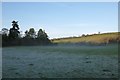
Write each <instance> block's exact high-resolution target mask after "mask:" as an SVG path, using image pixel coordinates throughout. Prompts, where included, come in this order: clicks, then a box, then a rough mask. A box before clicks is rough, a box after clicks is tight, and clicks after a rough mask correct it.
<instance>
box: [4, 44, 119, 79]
mask: <svg viewBox="0 0 120 80" xmlns="http://www.w3.org/2000/svg"><path fill="white" fill-rule="evenodd" d="M2 59H3V60H2V61H3V63H2V64H3V65H2V66H3V71H2V73H3V78H117V77H118V71H117V70H118V66H117V64H118V46H117V44H109V45H106V46H78V45H71V46H70V45H69V46H68V45H56V46H27V47H26V46H20V47H5V48H3V54H2Z"/></svg>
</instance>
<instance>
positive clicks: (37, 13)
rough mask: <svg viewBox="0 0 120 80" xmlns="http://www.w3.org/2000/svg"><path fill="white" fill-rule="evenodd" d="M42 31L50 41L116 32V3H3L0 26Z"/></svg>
mask: <svg viewBox="0 0 120 80" xmlns="http://www.w3.org/2000/svg"><path fill="white" fill-rule="evenodd" d="M12 20H17V21H19V22H18V23H19V25H20V31H23V32H24V31H25V30H28V29H29V28H32V27H33V28H35V30H36V31H38V29H40V28H42V29H44V30H45V31H46V32H47V33H48V36H49V37H50V38H58V37H69V36H79V35H82V34H92V33H97V32H99V31H100V32H101V33H104V32H116V31H118V3H117V2H63V3H62V2H3V3H2V21H3V24H2V27H5V28H8V29H9V28H10V27H11V22H12Z"/></svg>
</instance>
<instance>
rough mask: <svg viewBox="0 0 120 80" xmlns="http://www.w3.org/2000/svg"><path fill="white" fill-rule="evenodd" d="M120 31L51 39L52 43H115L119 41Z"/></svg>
mask: <svg viewBox="0 0 120 80" xmlns="http://www.w3.org/2000/svg"><path fill="white" fill-rule="evenodd" d="M119 34H120V32H111V33H102V34H91V35H82V36H80V37H66V38H57V39H52V40H51V41H52V42H53V43H93V44H94V43H95V44H101V43H117V42H120V35H119Z"/></svg>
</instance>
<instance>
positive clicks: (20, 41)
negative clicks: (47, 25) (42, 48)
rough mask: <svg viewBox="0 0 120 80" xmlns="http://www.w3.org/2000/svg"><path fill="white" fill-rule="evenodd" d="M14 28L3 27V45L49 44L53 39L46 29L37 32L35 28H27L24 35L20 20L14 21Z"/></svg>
mask: <svg viewBox="0 0 120 80" xmlns="http://www.w3.org/2000/svg"><path fill="white" fill-rule="evenodd" d="M12 26H13V27H12V28H10V29H7V28H2V30H1V35H2V46H3V47H4V46H31V45H49V44H51V41H50V40H49V38H48V35H47V33H46V32H45V30H42V29H39V30H38V32H37V33H36V31H35V29H34V28H30V29H29V30H26V31H25V33H24V35H21V33H20V31H19V25H18V22H16V21H12Z"/></svg>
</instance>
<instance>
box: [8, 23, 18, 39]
mask: <svg viewBox="0 0 120 80" xmlns="http://www.w3.org/2000/svg"><path fill="white" fill-rule="evenodd" d="M12 26H13V27H12V28H10V33H9V38H10V39H17V38H18V35H19V34H20V32H19V31H18V30H19V27H18V26H19V25H18V22H17V21H12Z"/></svg>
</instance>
